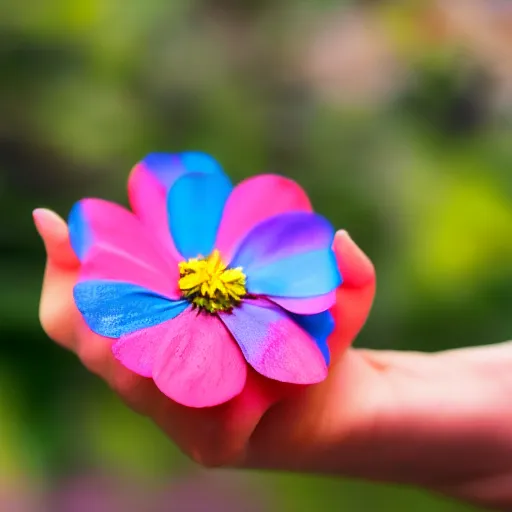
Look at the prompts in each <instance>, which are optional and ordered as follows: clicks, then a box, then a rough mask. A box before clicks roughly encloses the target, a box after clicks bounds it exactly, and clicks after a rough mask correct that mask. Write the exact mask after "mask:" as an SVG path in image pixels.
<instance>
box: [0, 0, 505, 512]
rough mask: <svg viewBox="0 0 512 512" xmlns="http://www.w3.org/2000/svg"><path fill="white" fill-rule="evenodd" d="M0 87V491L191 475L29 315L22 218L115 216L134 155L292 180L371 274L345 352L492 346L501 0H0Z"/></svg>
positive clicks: (356, 497)
mask: <svg viewBox="0 0 512 512" xmlns="http://www.w3.org/2000/svg"><path fill="white" fill-rule="evenodd" d="M0 77H1V79H0V213H1V214H2V215H1V219H2V220H1V222H0V337H1V343H0V481H1V482H2V483H0V487H2V485H3V486H4V488H10V489H18V490H20V491H19V492H20V493H21V494H26V493H27V492H28V491H27V490H31V489H34V488H40V487H41V486H42V487H43V488H46V487H48V488H50V487H52V485H54V484H53V482H58V481H60V480H59V479H61V478H62V477H63V476H66V475H70V474H82V473H95V472H101V473H107V474H110V475H116V476H121V477H126V478H134V479H136V480H137V481H138V482H155V481H167V480H172V478H173V476H174V475H180V474H182V473H183V471H184V470H186V469H190V465H189V463H188V462H187V461H186V460H185V459H184V458H183V457H182V456H181V455H180V454H179V453H178V451H177V450H176V449H175V448H174V447H173V446H172V444H171V443H170V442H168V441H167V440H166V439H165V438H164V436H163V435H162V434H160V433H159V432H158V431H157V430H156V428H154V427H153V426H152V425H151V424H149V422H147V421H145V420H143V419H141V418H139V417H138V416H136V415H134V414H133V413H131V412H130V411H129V410H127V409H126V408H125V407H124V406H123V405H121V404H120V403H119V401H118V400H117V399H116V398H115V397H114V396H113V394H112V393H111V392H110V391H109V390H108V389H107V387H106V386H105V385H104V384H102V383H101V382H99V381H98V380H97V379H96V378H94V377H93V376H91V375H89V374H88V373H87V372H86V371H85V370H84V369H83V368H82V367H81V366H80V364H79V363H78V361H77V359H76V358H75V357H74V356H72V355H70V354H68V353H66V352H64V351H63V350H61V349H59V348H58V347H56V346H54V345H53V344H52V343H50V341H49V340H48V339H47V338H46V337H45V335H44V334H43V332H42V330H41V328H40V326H39V323H38V319H37V308H38V299H39V288H40V284H41V280H42V273H43V268H44V252H43V248H42V244H41V241H40V239H39V238H38V236H37V234H36V232H35V230H34V228H33V225H32V220H31V211H32V209H33V208H35V207H41V206H43V207H50V208H52V209H55V210H56V211H58V212H59V213H60V214H62V215H66V214H67V212H68V210H69V208H70V207H71V205H72V204H73V203H74V202H75V201H76V200H78V199H80V198H81V197H84V196H89V195H94V196H100V197H104V198H108V199H111V200H116V201H119V202H122V203H126V192H125V184H126V178H127V176H128V172H129V170H130V168H131V167H132V166H133V164H134V163H135V162H137V161H138V160H139V159H140V158H141V157H143V156H144V155H145V154H146V153H148V152H151V151H170V152H177V151H182V150H187V149H194V150H201V151H206V152H210V153H211V154H212V155H214V156H215V157H216V158H217V159H218V160H219V161H220V162H221V163H222V164H223V166H224V168H225V169H226V171H227V172H228V173H229V174H230V175H231V176H232V177H233V178H234V179H235V180H240V179H242V178H244V177H246V176H249V175H251V174H256V173H260V172H277V173H280V174H285V175H289V176H291V177H293V178H294V179H296V180H297V181H299V182H300V183H301V184H302V185H303V186H304V187H305V188H306V190H307V191H308V193H309V194H310V196H311V198H312V200H313V202H314V205H315V208H316V209H317V210H318V211H319V212H321V213H322V214H325V215H326V216H328V217H329V218H330V219H331V220H332V221H333V223H334V224H335V226H336V227H338V228H345V229H347V230H348V231H349V232H350V233H351V235H352V237H353V238H354V239H355V240H356V241H357V242H358V244H359V245H360V246H361V247H362V248H363V249H364V250H365V251H366V252H367V253H368V254H369V255H370V256H371V258H372V259H373V261H374V262H375V265H376V268H377V272H378V278H379V291H378V295H377V300H376V303H375V308H374V310H373V313H372V315H371V318H370V320H369V322H368V324H367V326H366V328H365V330H364V331H363V333H362V334H361V336H360V337H359V339H358V340H357V345H359V346H367V347H374V348H395V349H413V350H427V351H433V350H439V349H445V348H452V347H459V346H465V345H473V344H483V343H492V342H498V341H503V340H505V339H508V338H509V337H510V332H511V321H510V311H511V310H512V272H511V268H512V267H511V266H510V263H509V262H510V259H511V258H512V143H511V142H510V141H511V140H512V5H511V4H510V2H508V1H506V0H505V1H504V0H463V1H462V0H461V1H457V0H444V1H443V0H442V1H438V2H436V1H428V2H422V1H412V0H408V1H406V2H405V1H404V2H395V1H389V2H386V1H377V0H375V1H370V0H367V1H358V2H355V1H353V2H349V1H340V0H337V1H334V0H302V1H301V0H295V1H292V0H289V1H287V0H282V1H269V0H266V1H263V0H246V1H244V2H237V1H235V0H194V1H192V0H172V1H168V0H146V1H144V2H124V1H122V0H87V1H85V0H82V1H67V0H32V1H30V0H25V1H20V0H3V1H2V5H1V7H0ZM226 478H227V477H226ZM230 478H231V477H230ZM237 478H238V480H240V478H241V479H242V480H244V482H246V483H247V484H248V485H249V486H251V488H254V489H256V490H255V491H254V493H256V495H258V496H260V495H261V494H264V495H265V499H266V502H267V504H268V505H267V506H268V509H269V510H274V509H275V510H280V511H281V510H282V511H288V510H289V511H309V510H323V509H326V510H327V509H334V510H347V511H350V512H358V511H369V510H372V511H373V510H375V511H388V510H389V511H394V512H396V511H409V510H415V511H423V510H424V511H429V512H430V511H432V510H436V511H450V512H455V511H463V510H470V509H469V508H468V507H465V506H461V505H459V504H455V503H452V502H450V501H446V500H441V499H438V498H434V497H431V496H429V495H427V494H424V493H422V492H417V491H411V490H404V489H395V488H393V487H392V486H388V485H386V486H378V485H370V484H362V483H353V482H342V481H339V480H325V479H315V478H302V477H297V476H275V475H242V476H241V475H238V477H237ZM237 486H238V484H237ZM248 492H249V491H248ZM249 495H251V494H250V492H249ZM251 496H252V495H251ZM251 499H252V498H251ZM333 503H334V506H333ZM7 510H8V509H7ZM70 510H71V509H70ZM205 510H206V509H205ZM471 510H472V509H471Z"/></svg>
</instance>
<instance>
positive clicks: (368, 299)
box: [329, 231, 376, 360]
mask: <svg viewBox="0 0 512 512" xmlns="http://www.w3.org/2000/svg"><path fill="white" fill-rule="evenodd" d="M333 249H334V253H335V255H336V260H337V262H338V268H339V270H340V273H341V276H342V278H343V283H342V285H341V286H340V287H339V288H338V291H337V294H336V305H335V306H334V308H333V309H332V310H331V313H332V315H333V317H334V321H335V324H336V329H335V331H334V333H333V334H332V335H331V337H330V338H329V348H330V350H331V354H332V357H333V360H336V359H337V358H338V357H339V356H340V355H341V354H343V352H344V351H345V350H346V349H347V348H348V347H349V346H350V345H351V344H352V342H353V341H354V339H355V337H356V336H357V334H358V333H359V331H360V330H361V329H362V328H363V326H364V324H365V322H366V319H367V318H368V314H369V313H370V310H371V307H372V304H373V299H374V297H375V289H376V278H375V268H374V266H373V264H372V262H371V261H370V259H369V258H368V256H366V254H365V253H364V252H363V251H362V250H361V249H360V248H359V247H358V246H357V245H356V243H355V242H354V241H353V240H352V238H350V236H349V234H348V233H347V232H346V231H338V232H337V233H336V236H335V238H334V244H333Z"/></svg>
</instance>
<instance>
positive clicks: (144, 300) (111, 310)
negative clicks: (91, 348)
mask: <svg viewBox="0 0 512 512" xmlns="http://www.w3.org/2000/svg"><path fill="white" fill-rule="evenodd" d="M73 295H74V298H75V303H76V306H77V307H78V309H79V311H80V313H82V316H83V317H84V320H85V322H86V323H87V325H88V326H89V328H90V329H91V330H92V331H93V332H95V333H96V334H99V335H100V336H105V337H107V338H119V337H121V336H123V335H124V334H129V333H132V332H135V331H138V330H140V329H145V328H147V327H152V326H154V325H157V324H160V323H162V322H165V321H166V320H170V319H172V318H174V317H176V316H177V315H179V314H180V313H181V312H182V311H183V310H184V309H185V308H186V307H187V306H188V305H189V304H188V302H186V301H172V300H170V299H169V298H167V297H164V296H162V295H159V294H157V293H154V292H152V291H150V290H147V289H145V288H142V287H140V286H137V285H134V284H131V283H123V282H119V281H106V280H105V281H104V280H94V281H84V282H81V283H78V284H77V285H76V286H75V288H74V290H73Z"/></svg>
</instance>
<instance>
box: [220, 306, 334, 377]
mask: <svg viewBox="0 0 512 512" xmlns="http://www.w3.org/2000/svg"><path fill="white" fill-rule="evenodd" d="M219 316H220V318H221V320H222V321H223V322H224V323H225V324H226V326H227V328H228V329H229V330H230V331H231V334H232V335H233V337H234V338H235V340H236V341H237V342H238V344H239V345H240V348H241V349H242V352H243V354H244V356H245V359H246V360H247V361H248V363H249V364H250V365H251V366H252V367H253V368H254V369H255V370H256V371H257V372H259V373H260V374H261V375H264V376H265V377H268V378H270V379H274V380H278V381H281V382H289V383H293V384H314V383H317V382H321V381H322V380H324V379H325V377H326V376H327V365H326V364H325V360H324V357H323V355H322V352H321V351H320V350H319V349H318V347H317V345H316V343H315V341H314V339H313V338H312V337H311V336H310V335H309V334H308V333H307V332H306V331H305V330H303V329H301V328H300V327H299V326H298V325H297V324H296V323H295V322H294V321H293V320H292V319H291V318H290V317H289V316H288V315H287V314H286V313H285V312H284V311H283V310H282V309H281V308H279V307H278V306H276V305H275V304H272V303H271V302H270V301H267V300H265V299H259V300H255V301H253V300H245V301H244V302H243V303H242V304H241V305H240V307H238V308H235V309H234V310H233V311H232V312H231V313H221V314H220V315H219Z"/></svg>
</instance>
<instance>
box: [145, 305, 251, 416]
mask: <svg viewBox="0 0 512 512" xmlns="http://www.w3.org/2000/svg"><path fill="white" fill-rule="evenodd" d="M151 331H152V333H151V334H152V336H153V337H154V338H155V339H158V340H159V342H160V347H159V349H158V353H157V355H156V360H155V364H154V368H153V379H154V381H155V383H156V385H157V386H158V388H159V389H160V390H161V391H162V393H164V394H165V395H166V396H168V397H169V398H171V399H172V400H174V401H175V402H178V403H180V404H182V405H185V406H188V407H212V406H215V405H219V404H222V403H224V402H227V401H228V400H231V399H232V398H234V397H235V396H237V395H238V394H239V393H240V392H241V391H242V389H243V388H244V385H245V380H246V377H247V365H246V363H245V361H244V358H243V355H242V353H241V352H240V349H239V348H238V346H237V345H236V343H235V342H234V340H233V338H232V337H231V335H230V334H229V332H228V331H227V330H226V327H225V326H224V325H223V323H222V322H221V321H220V320H219V318H218V317H217V316H214V315H209V314H206V313H200V314H198V312H197V311H194V310H192V309H188V310H186V311H184V312H183V313H182V314H181V315H180V316H178V317H177V318H175V319H173V320H171V321H169V322H165V323H163V324H160V325H159V326H157V327H153V328H152V329H151Z"/></svg>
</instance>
